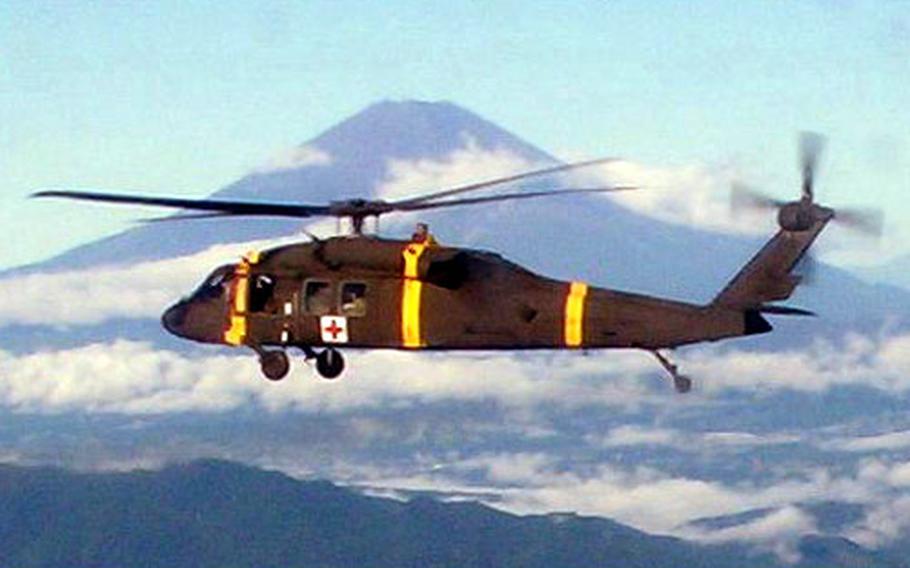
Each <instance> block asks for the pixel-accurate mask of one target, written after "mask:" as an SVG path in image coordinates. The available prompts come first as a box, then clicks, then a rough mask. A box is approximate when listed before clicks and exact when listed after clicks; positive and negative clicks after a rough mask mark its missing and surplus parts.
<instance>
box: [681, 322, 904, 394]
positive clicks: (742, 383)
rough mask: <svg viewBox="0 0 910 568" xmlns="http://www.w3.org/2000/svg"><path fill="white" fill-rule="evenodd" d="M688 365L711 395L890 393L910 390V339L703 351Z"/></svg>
mask: <svg viewBox="0 0 910 568" xmlns="http://www.w3.org/2000/svg"><path fill="white" fill-rule="evenodd" d="M691 354H692V355H691V356H690V357H687V358H686V359H685V361H684V362H683V365H684V366H685V368H686V372H687V374H690V375H693V376H696V377H699V378H700V382H699V385H700V387H701V388H703V389H704V391H705V392H707V393H717V392H720V391H724V390H745V391H768V390H779V389H788V390H794V391H802V392H816V393H817V392H823V391H826V390H828V389H831V388H835V387H838V386H843V385H862V386H865V387H870V388H876V389H879V390H882V391H886V392H895V393H903V392H906V391H907V390H908V389H910V335H908V334H903V335H895V336H891V337H884V338H881V339H877V340H874V339H872V338H869V337H865V336H862V335H858V334H848V335H847V336H845V337H844V338H843V339H842V340H840V341H837V342H831V341H822V340H819V341H816V342H815V343H813V344H812V346H810V347H809V348H805V349H801V350H791V351H778V352H771V351H767V352H758V351H754V352H749V351H738V350H726V349H725V348H716V347H710V346H709V347H704V348H701V349H695V350H693V351H691Z"/></svg>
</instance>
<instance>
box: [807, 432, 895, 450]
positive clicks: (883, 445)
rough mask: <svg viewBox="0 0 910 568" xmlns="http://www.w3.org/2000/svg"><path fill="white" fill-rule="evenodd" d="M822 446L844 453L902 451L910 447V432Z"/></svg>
mask: <svg viewBox="0 0 910 568" xmlns="http://www.w3.org/2000/svg"><path fill="white" fill-rule="evenodd" d="M821 446H822V447H823V448H825V449H829V450H837V451H842V452H878V451H882V450H902V449H905V448H908V447H910V430H903V431H900V432H888V433H885V434H877V435H875V436H858V437H854V438H847V439H843V440H831V441H828V442H824V443H823V444H821Z"/></svg>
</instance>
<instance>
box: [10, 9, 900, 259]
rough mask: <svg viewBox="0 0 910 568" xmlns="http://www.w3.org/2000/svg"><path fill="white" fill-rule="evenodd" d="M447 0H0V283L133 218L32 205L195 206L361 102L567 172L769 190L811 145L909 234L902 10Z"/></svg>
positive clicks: (831, 192) (863, 199) (841, 193)
mask: <svg viewBox="0 0 910 568" xmlns="http://www.w3.org/2000/svg"><path fill="white" fill-rule="evenodd" d="M453 4H454V3H448V2H438V3H433V2H385V3H360V2H305V3H303V2H274V3H258V2H257V3H252V2H158V3H148V4H133V3H124V4H117V5H114V3H106V2H75V1H74V2H44V3H42V2H26V1H18V0H13V1H11V2H10V1H7V2H4V3H3V4H0V125H2V126H0V184H2V190H0V226H2V231H3V232H2V238H0V267H6V266H13V265H17V264H21V263H24V262H29V261H34V260H38V259H40V258H43V257H45V256H48V255H50V254H53V253H55V252H61V251H62V250H64V249H66V248H69V247H70V246H72V245H74V244H78V243H80V242H85V241H88V240H92V239H94V238H97V237H99V236H102V235H105V234H110V233H113V232H116V231H118V230H120V229H122V228H123V227H125V226H127V225H128V223H129V220H130V219H133V218H136V217H137V216H141V215H137V213H136V211H128V210H127V211H113V210H110V209H107V208H104V209H99V208H92V207H89V208H83V207H78V206H74V205H73V204H68V203H49V202H31V201H27V200H26V199H25V196H26V195H28V194H29V193H30V192H31V191H33V190H35V189H38V188H43V187H49V186H52V187H98V188H104V189H118V190H129V191H147V192H156V193H169V194H186V195H198V196H201V195H205V194H208V193H211V192H212V191H214V190H216V189H218V188H220V187H221V186H223V185H225V184H227V183H229V182H231V181H233V180H234V179H236V178H238V177H240V176H241V175H243V174H244V173H246V172H247V171H249V170H250V169H251V168H252V167H253V166H255V165H256V164H258V163H260V162H262V161H263V160H264V159H266V158H267V157H268V156H269V155H271V154H273V153H275V152H276V151H280V150H281V149H284V148H286V147H289V146H292V145H294V144H297V143H300V142H302V141H304V140H306V139H308V138H310V137H312V136H314V135H315V134H317V133H318V132H320V131H321V130H323V129H325V128H328V127H330V126H331V125H333V124H334V123H336V122H338V121H339V120H341V119H343V118H344V117H346V116H348V115H350V114H352V113H354V112H356V111H357V110H359V109H360V108H362V107H364V106H366V105H368V104H370V103H372V102H375V101H377V100H380V99H401V98H417V99H427V100H439V99H446V100H451V101H453V102H456V103H458V104H461V105H463V106H465V107H467V108H469V109H471V110H473V111H475V112H478V113H479V114H481V115H483V116H484V117H486V118H488V119H490V120H492V121H494V122H496V123H498V124H500V125H501V126H504V127H506V128H508V129H510V130H512V131H513V132H515V133H517V134H518V135H519V136H521V137H523V138H525V139H527V140H528V141H530V142H532V143H534V144H537V145H539V146H541V147H543V148H544V149H546V150H548V151H551V152H555V153H557V154H561V155H566V156H575V157H577V156H599V155H620V156H623V157H626V158H629V159H633V160H640V161H644V162H646V163H651V164H658V165H660V164H687V163H707V164H729V163H735V164H737V165H738V167H741V168H742V169H743V170H744V172H745V173H747V174H748V175H749V177H750V178H752V179H754V180H755V181H756V182H757V183H758V184H760V185H763V186H764V187H766V188H767V189H768V190H769V191H771V192H773V193H776V194H778V195H781V196H787V195H792V194H794V193H795V191H796V169H795V156H794V147H795V135H796V132H797V131H798V130H800V129H816V130H820V131H822V132H825V133H826V134H827V135H828V136H829V137H830V145H829V153H828V155H827V157H826V162H825V166H826V167H825V170H824V172H823V175H822V179H821V188H820V192H821V193H822V195H823V197H824V199H825V200H826V201H828V202H831V203H833V204H840V203H863V204H871V205H875V204H880V205H882V206H884V207H886V209H887V212H888V221H889V226H890V227H900V226H901V225H902V224H906V223H907V222H910V200H907V198H906V196H907V194H908V190H910V119H908V109H910V80H908V77H910V2H906V1H890V2H889V1H869V2H863V1H855V2H854V1H849V0H831V1H822V0H817V1H813V2H801V3H795V2H783V1H781V2H737V3H730V2H719V1H718V2H708V1H706V2H670V1H664V2H648V3H644V2H631V1H630V2H623V1H619V2H609V3H606V2H602V1H601V2H573V3H571V5H566V3H556V2H538V3H533V4H531V3H527V2H494V3H474V2H471V3H468V2H463V3H458V5H457V6H456V5H453ZM890 230H891V231H893V235H897V236H896V237H894V236H892V239H891V241H889V242H890V243H892V244H891V245H889V247H888V252H894V251H895V250H903V245H901V244H900V242H901V240H900V237H901V236H902V234H901V233H900V229H896V228H894V229H890ZM904 234H906V233H904Z"/></svg>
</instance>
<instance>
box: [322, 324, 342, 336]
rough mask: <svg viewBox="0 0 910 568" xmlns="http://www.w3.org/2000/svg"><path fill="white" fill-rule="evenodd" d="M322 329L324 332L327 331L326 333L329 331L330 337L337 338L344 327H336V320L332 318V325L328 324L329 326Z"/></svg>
mask: <svg viewBox="0 0 910 568" xmlns="http://www.w3.org/2000/svg"><path fill="white" fill-rule="evenodd" d="M324 331H326V332H328V333H331V334H332V339H338V334H339V333H341V332H343V331H344V328H343V327H338V322H336V321H335V320H332V325H330V326H329V327H327V328H325V330H324Z"/></svg>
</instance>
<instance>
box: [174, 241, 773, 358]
mask: <svg viewBox="0 0 910 568" xmlns="http://www.w3.org/2000/svg"><path fill="white" fill-rule="evenodd" d="M163 323H164V326H165V327H166V328H167V329H168V330H169V331H171V332H172V333H174V334H176V335H179V336H181V337H185V338H189V339H193V340H196V341H202V342H207V343H223V344H228V345H247V346H250V347H253V348H254V349H257V350H259V349H262V348H266V347H272V346H275V347H295V346H296V347H301V348H305V349H311V348H314V347H345V348H371V349H377V348H392V349H436V350H458V349H474V350H495V349H510V350H514V349H564V348H569V349H597V348H642V349H649V350H654V349H660V348H666V347H675V346H679V345H685V344H689V343H694V342H700V341H711V340H717V339H722V338H725V337H733V336H739V335H746V334H751V333H762V332H765V331H769V330H770V326H768V325H767V324H766V322H764V320H762V319H761V318H760V316H759V317H758V318H756V317H754V316H750V315H749V314H745V313H744V312H743V311H741V310H735V309H726V308H723V307H719V306H714V305H709V306H699V305H694V304H687V303H683V302H676V301H671V300H665V299H660V298H653V297H649V296H644V295H639V294H631V293H627V292H621V291H615V290H609V289H605V288H597V287H593V286H589V285H587V284H584V283H581V282H564V281H558V280H553V279H550V278H545V277H542V276H539V275H537V274H534V273H532V272H530V271H528V270H526V269H525V268H523V267H521V266H519V265H517V264H515V263H512V262H510V261H508V260H506V259H504V258H503V257H501V256H500V255H497V254H494V253H490V252H485V251H480V250H472V249H463V248H456V247H444V246H435V245H434V246H427V245H423V244H420V243H413V242H408V241H394V240H384V239H379V238H375V237H363V236H360V237H336V238H332V239H328V240H325V241H318V242H310V243H300V244H294V245H289V246H284V247H280V248H275V249H271V250H266V251H262V252H258V253H257V252H253V253H249V254H248V255H246V256H245V257H244V259H243V260H242V261H241V262H240V263H238V264H236V265H229V266H224V267H221V268H219V269H217V270H216V271H215V272H213V273H212V274H211V275H210V276H209V277H208V278H207V279H206V282H205V283H204V284H203V285H202V286H201V287H200V289H199V290H197V291H196V292H195V293H194V294H193V295H192V296H190V297H189V298H188V299H185V300H183V301H181V302H180V303H178V304H177V305H175V306H173V307H172V308H170V309H169V310H168V312H166V313H165V315H164V316H163Z"/></svg>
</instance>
